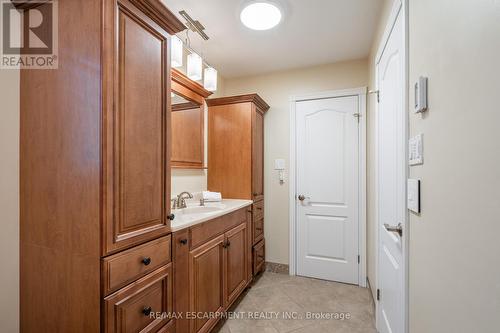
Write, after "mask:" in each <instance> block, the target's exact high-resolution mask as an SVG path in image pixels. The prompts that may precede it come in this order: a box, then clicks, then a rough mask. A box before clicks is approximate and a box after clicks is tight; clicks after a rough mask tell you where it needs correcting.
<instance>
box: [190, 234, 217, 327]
mask: <svg viewBox="0 0 500 333" xmlns="http://www.w3.org/2000/svg"><path fill="white" fill-rule="evenodd" d="M224 247H225V238H224V235H220V236H218V237H216V238H215V239H213V240H211V241H209V242H207V243H205V244H203V245H201V246H200V247H198V248H196V249H195V250H192V251H191V252H190V253H189V293H190V296H189V298H190V302H189V305H190V310H191V311H192V312H193V313H202V314H208V313H220V312H222V311H223V309H224V293H223V291H224V282H225V281H224V279H225V275H224V273H225V272H224ZM202 317H203V316H202ZM217 321H218V318H216V317H215V316H214V317H213V318H196V319H193V320H191V321H190V328H191V332H209V331H210V330H211V329H212V327H213V326H215V323H216V322H217Z"/></svg>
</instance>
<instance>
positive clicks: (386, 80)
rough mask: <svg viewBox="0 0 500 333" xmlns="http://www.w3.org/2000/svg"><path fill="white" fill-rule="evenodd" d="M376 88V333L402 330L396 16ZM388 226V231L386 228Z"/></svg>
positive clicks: (400, 46) (401, 132) (401, 119)
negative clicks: (377, 332)
mask: <svg viewBox="0 0 500 333" xmlns="http://www.w3.org/2000/svg"><path fill="white" fill-rule="evenodd" d="M377 70H378V74H377V75H378V87H379V92H380V102H379V109H378V113H377V119H378V124H377V126H378V130H377V132H378V135H377V142H378V144H377V145H378V154H377V155H378V156H377V161H378V162H377V163H378V165H377V174H378V175H377V177H378V179H377V183H378V238H379V239H378V288H379V293H380V300H379V302H378V308H377V309H378V310H377V316H378V318H377V319H378V320H377V324H378V330H379V332H380V333H386V332H387V333H389V332H392V333H403V332H404V330H405V328H404V326H405V323H404V315H405V303H404V288H405V283H404V279H405V265H406V263H405V261H404V244H403V240H404V238H403V237H402V236H401V235H400V234H399V233H398V232H397V231H396V230H394V228H396V227H397V226H398V224H400V223H401V229H402V232H404V231H405V228H404V227H405V221H406V205H405V201H406V149H405V147H406V146H405V143H406V131H405V126H406V117H405V106H404V105H405V104H404V97H403V96H404V90H405V89H406V85H405V82H404V39H403V22H402V18H401V14H399V18H398V19H397V20H396V23H395V25H394V27H393V29H392V32H391V34H390V36H389V39H388V42H387V45H386V47H385V49H384V51H383V53H382V56H381V58H380V61H379V63H378V65H377ZM391 230H392V231H391Z"/></svg>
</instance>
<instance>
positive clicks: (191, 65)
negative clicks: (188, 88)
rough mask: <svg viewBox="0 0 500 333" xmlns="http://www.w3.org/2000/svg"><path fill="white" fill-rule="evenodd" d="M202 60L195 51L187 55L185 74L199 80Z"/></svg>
mask: <svg viewBox="0 0 500 333" xmlns="http://www.w3.org/2000/svg"><path fill="white" fill-rule="evenodd" d="M201 71H202V60H201V57H200V56H199V55H197V54H196V53H191V54H190V55H188V57H187V76H188V78H190V79H191V80H193V81H199V80H201Z"/></svg>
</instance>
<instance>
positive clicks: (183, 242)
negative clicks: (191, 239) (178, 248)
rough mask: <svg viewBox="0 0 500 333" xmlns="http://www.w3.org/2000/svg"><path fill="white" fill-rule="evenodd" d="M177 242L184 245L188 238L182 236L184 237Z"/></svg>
mask: <svg viewBox="0 0 500 333" xmlns="http://www.w3.org/2000/svg"><path fill="white" fill-rule="evenodd" d="M179 242H180V243H181V244H182V245H186V244H187V243H188V240H187V239H186V238H184V239H181V240H180V241H179Z"/></svg>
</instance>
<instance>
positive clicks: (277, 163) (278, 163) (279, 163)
mask: <svg viewBox="0 0 500 333" xmlns="http://www.w3.org/2000/svg"><path fill="white" fill-rule="evenodd" d="M274 170H285V160H284V159H282V158H278V159H276V160H274Z"/></svg>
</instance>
